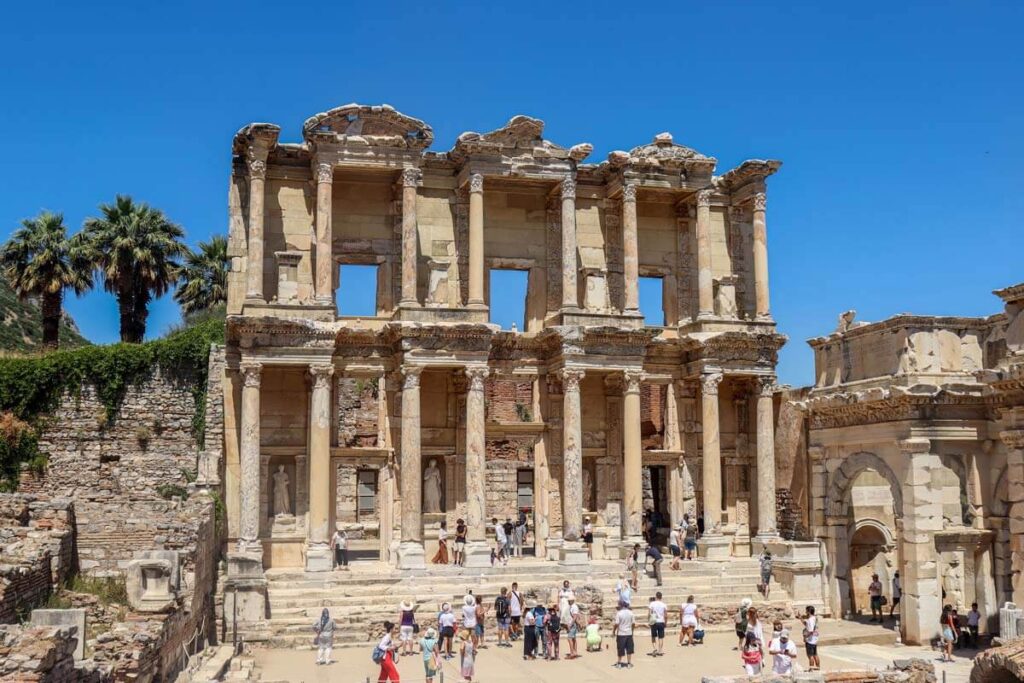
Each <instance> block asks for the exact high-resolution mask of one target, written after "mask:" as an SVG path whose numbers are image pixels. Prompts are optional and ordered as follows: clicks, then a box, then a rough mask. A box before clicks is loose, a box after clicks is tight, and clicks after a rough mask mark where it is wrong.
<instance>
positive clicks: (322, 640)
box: [313, 607, 334, 664]
mask: <svg viewBox="0 0 1024 683" xmlns="http://www.w3.org/2000/svg"><path fill="white" fill-rule="evenodd" d="M313 631H314V632H315V633H316V646H317V651H316V663H317V664H330V663H331V651H332V650H333V649H334V619H331V613H330V612H328V611H327V608H326V607H324V609H323V611H322V612H320V619H319V620H318V621H316V622H315V623H314V624H313Z"/></svg>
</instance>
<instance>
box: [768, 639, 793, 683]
mask: <svg viewBox="0 0 1024 683" xmlns="http://www.w3.org/2000/svg"><path fill="white" fill-rule="evenodd" d="M768 654H770V655H771V656H772V673H777V674H783V675H791V674H792V673H793V662H795V661H796V657H797V654H796V645H794V644H793V641H791V640H790V639H789V631H787V630H786V629H782V632H781V633H780V634H779V637H778V638H773V639H772V642H771V644H769V645H768Z"/></svg>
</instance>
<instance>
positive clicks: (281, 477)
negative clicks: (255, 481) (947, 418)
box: [274, 465, 292, 516]
mask: <svg viewBox="0 0 1024 683" xmlns="http://www.w3.org/2000/svg"><path fill="white" fill-rule="evenodd" d="M288 484H289V478H288V473H287V472H286V471H285V469H284V465H278V466H277V472H274V515H277V516H280V515H290V514H292V501H291V494H290V493H289V492H288Z"/></svg>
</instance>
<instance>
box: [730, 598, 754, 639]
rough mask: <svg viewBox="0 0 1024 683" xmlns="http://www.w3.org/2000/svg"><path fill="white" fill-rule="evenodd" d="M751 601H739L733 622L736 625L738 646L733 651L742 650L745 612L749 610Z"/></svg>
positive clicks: (745, 629)
mask: <svg viewBox="0 0 1024 683" xmlns="http://www.w3.org/2000/svg"><path fill="white" fill-rule="evenodd" d="M751 604H752V601H751V600H750V598H743V599H742V600H740V608H739V610H737V612H736V617H735V618H734V619H733V621H734V622H735V624H736V636H737V637H738V638H739V645H737V646H736V648H735V649H737V650H742V649H743V643H744V641H745V640H746V638H747V610H749V609H750V605H751Z"/></svg>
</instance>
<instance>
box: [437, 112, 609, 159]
mask: <svg viewBox="0 0 1024 683" xmlns="http://www.w3.org/2000/svg"><path fill="white" fill-rule="evenodd" d="M592 150H593V147H592V146H591V145H589V144H585V143H584V144H580V145H575V146H573V147H572V148H569V149H566V148H565V147H562V146H561V145H556V144H555V143H553V142H551V141H550V140H545V139H544V122H543V121H541V120H540V119H536V118H533V117H532V116H526V115H524V114H519V115H517V116H513V117H512V118H511V119H509V121H508V123H506V124H505V125H504V126H502V127H501V128H497V129H495V130H492V131H490V132H489V133H476V132H473V131H467V132H465V133H463V134H462V135H460V136H459V137H458V139H457V140H456V141H455V146H454V147H453V148H452V151H451V154H452V156H453V157H455V158H464V157H466V156H469V155H472V154H483V155H495V156H506V157H521V156H532V157H538V158H544V157H547V158H555V159H573V160H575V161H582V160H583V159H585V158H586V157H587V155H588V154H590V152H591V151H592Z"/></svg>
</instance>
